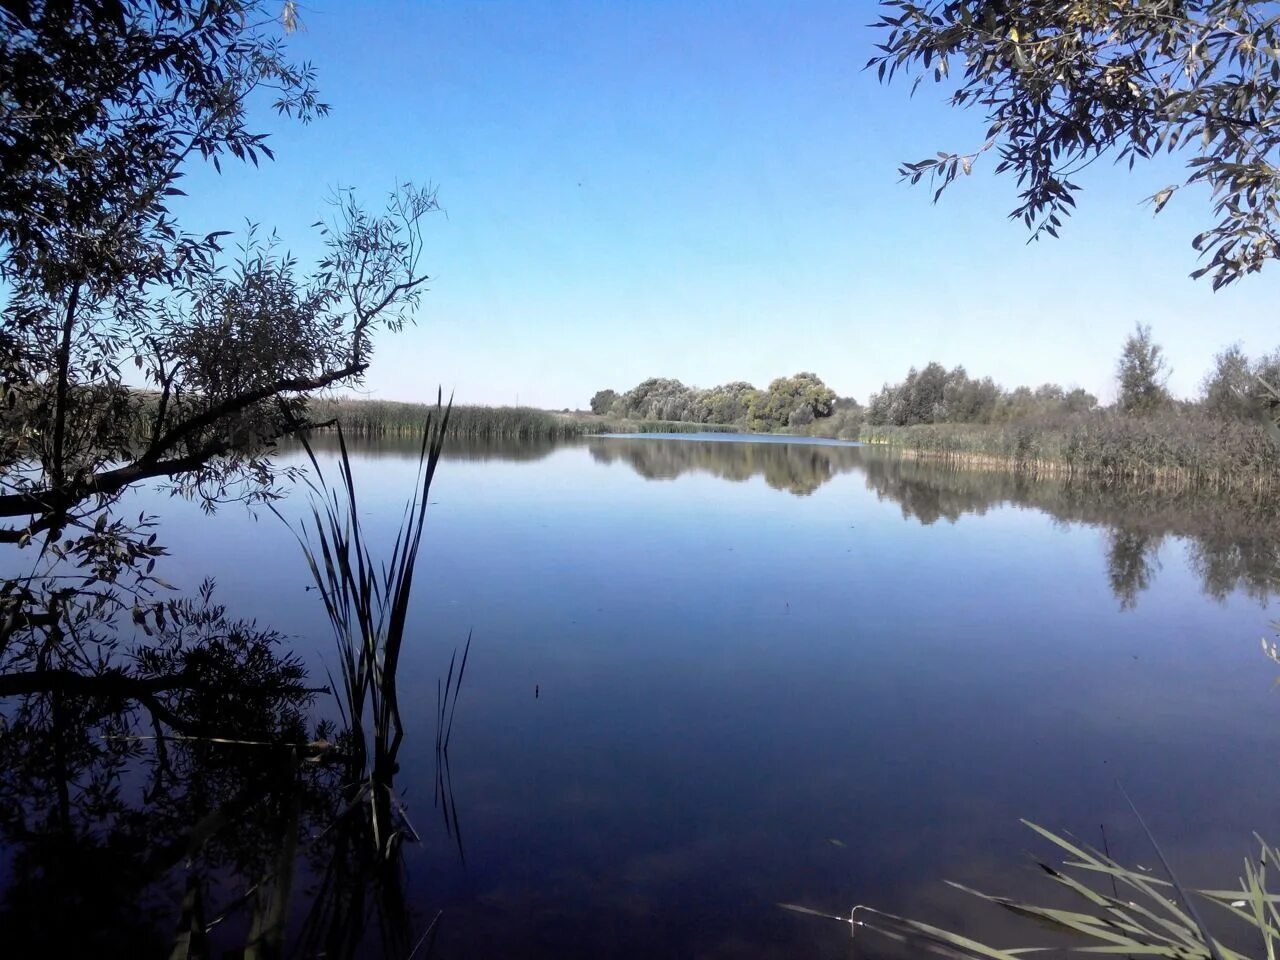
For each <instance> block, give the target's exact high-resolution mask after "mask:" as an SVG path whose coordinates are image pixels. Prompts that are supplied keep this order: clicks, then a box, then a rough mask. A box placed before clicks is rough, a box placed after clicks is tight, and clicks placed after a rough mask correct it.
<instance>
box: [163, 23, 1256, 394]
mask: <svg viewBox="0 0 1280 960" xmlns="http://www.w3.org/2000/svg"><path fill="white" fill-rule="evenodd" d="M875 6H876V5H875V4H874V3H872V2H869V0H864V2H853V3H848V2H845V3H795V4H786V5H784V4H777V3H732V4H731V3H688V2H682V3H674V2H670V3H667V2H653V3H644V4H625V5H624V4H601V3H581V4H579V3H545V4H521V3H514V2H513V3H499V2H483V3H468V2H450V3H400V4H392V3H376V4H375V3H350V4H348V3H339V2H337V0H315V2H313V3H312V4H310V5H308V6H307V7H306V8H305V9H304V22H305V31H304V32H302V33H300V34H297V35H295V36H293V37H292V38H291V40H290V43H291V48H292V50H293V51H294V54H295V55H296V56H297V57H298V58H305V59H310V60H311V61H313V63H314V64H315V66H316V68H317V70H318V72H319V79H320V85H321V89H322V92H323V95H324V99H325V100H327V101H328V102H329V103H331V104H332V105H333V113H332V115H331V116H330V117H328V118H327V119H324V120H321V121H319V122H317V123H315V124H313V125H311V126H308V127H302V126H298V125H289V124H288V123H285V122H283V121H277V120H275V119H274V118H272V117H270V116H268V115H267V114H266V113H265V112H264V115H263V125H264V127H265V129H268V130H270V131H271V132H272V139H271V141H270V142H271V145H272V146H273V148H274V149H275V151H276V155H277V158H278V159H277V161H276V162H275V163H274V164H267V165H265V166H264V167H263V168H262V169H261V170H257V171H255V170H254V169H253V168H252V167H249V168H247V169H242V168H236V167H230V166H224V173H223V174H222V175H221V176H215V175H214V174H213V173H212V172H211V171H200V172H197V171H192V174H191V175H190V177H189V179H188V183H187V189H188V190H189V191H190V193H191V195H192V196H191V200H190V202H189V203H188V206H187V208H186V211H185V213H186V225H187V226H188V227H189V228H190V229H193V230H195V229H204V230H212V229H225V228H237V227H239V226H240V225H241V224H242V223H243V221H244V219H245V218H252V219H254V220H256V221H258V222H260V223H262V224H264V225H267V226H274V227H276V228H278V229H279V231H280V234H281V236H282V238H283V239H284V241H285V243H286V244H287V245H288V246H289V247H290V248H291V249H292V250H293V251H294V252H295V253H297V254H298V255H299V257H300V258H302V259H304V260H306V259H311V258H313V257H314V256H315V255H316V253H317V251H318V245H317V241H316V239H315V236H314V232H313V231H311V230H310V229H309V224H311V223H312V222H313V221H315V220H316V219H317V218H318V217H319V215H320V214H322V213H323V200H324V197H325V195H326V194H327V193H328V192H329V191H330V189H331V188H332V187H334V186H336V185H343V186H351V187H354V188H356V189H357V191H358V192H359V194H360V195H361V196H362V197H363V198H364V199H366V200H367V201H368V202H369V203H370V204H376V203H377V201H378V200H379V198H380V197H381V196H382V195H383V194H384V193H385V192H386V191H387V190H388V189H389V188H390V187H391V186H392V185H393V184H394V183H396V182H397V181H403V180H406V179H410V180H415V181H418V182H430V183H433V184H435V185H436V186H437V187H438V188H439V197H440V201H441V204H442V205H443V207H444V208H445V211H446V215H442V216H438V217H435V218H434V219H433V220H432V221H431V223H430V224H429V225H428V229H427V246H428V250H427V263H426V266H427V270H428V272H429V273H430V274H431V275H432V277H433V281H432V285H431V290H430V292H429V293H428V295H427V296H426V298H425V299H424V300H423V303H422V307H421V309H420V311H419V314H418V318H417V321H418V322H417V325H416V327H415V328H413V329H409V330H406V331H405V332H403V333H401V334H399V335H384V336H382V337H381V338H380V339H379V341H378V344H377V348H378V349H377V352H376V354H375V357H374V363H373V367H372V370H371V372H370V374H369V377H368V381H367V385H366V392H367V394H368V395H371V396H376V397H384V398H389V399H399V400H423V399H427V398H428V397H429V396H433V395H434V391H435V385H436V384H441V385H443V387H444V389H445V390H446V392H448V391H449V390H454V391H456V396H457V398H458V399H459V400H460V401H462V402H476V403H512V402H515V401H516V400H517V398H518V400H519V402H521V403H525V404H533V405H538V406H546V407H554V408H560V407H566V406H568V407H579V406H585V405H586V403H587V401H588V399H589V398H590V396H591V394H592V393H593V392H594V391H595V390H597V389H600V388H602V387H613V388H616V389H619V390H622V389H626V388H628V387H630V386H633V385H634V384H635V383H637V382H639V381H640V380H642V379H644V378H645V377H648V376H670V377H677V378H679V379H681V380H683V381H685V382H686V383H690V384H695V385H698V386H711V385H714V384H717V383H723V382H726V381H730V380H749V381H752V382H754V383H756V384H757V385H761V386H764V385H767V383H768V381H769V380H770V379H772V378H773V377H775V376H781V375H786V374H791V373H795V372H797V371H799V370H812V371H814V372H816V373H817V374H818V375H819V376H821V377H822V378H823V379H824V380H826V382H827V383H828V384H830V385H831V386H832V387H833V388H835V389H836V390H837V391H838V392H839V393H841V394H842V395H852V396H856V397H858V398H859V399H860V400H863V401H864V402H865V400H866V397H867V395H868V394H869V393H870V392H871V391H872V390H874V389H876V388H878V387H879V385H880V384H881V383H882V382H883V381H885V380H887V379H891V380H898V379H900V378H901V377H902V375H903V374H904V373H905V372H906V370H907V368H908V367H909V366H910V365H912V364H916V365H923V364H924V363H926V362H928V361H929V360H938V361H940V362H942V363H944V364H946V365H947V366H952V365H954V364H964V365H965V366H966V367H967V368H968V370H969V371H970V373H973V374H977V375H983V374H990V375H991V376H993V377H995V378H996V379H997V380H998V381H1001V382H1003V383H1005V384H1006V385H1014V384H1018V383H1031V384H1036V383H1041V382H1044V381H1046V380H1053V381H1057V382H1060V383H1063V384H1064V385H1068V386H1071V385H1078V386H1083V387H1085V388H1087V389H1089V390H1091V391H1093V392H1095V393H1097V394H1098V395H1099V396H1101V397H1102V398H1103V399H1104V400H1105V399H1109V398H1110V397H1111V396H1112V395H1113V393H1114V385H1113V382H1112V372H1113V365H1114V359H1115V356H1116V355H1117V353H1118V352H1119V348H1120V345H1121V343H1122V341H1123V339H1124V337H1125V335H1126V333H1127V332H1128V331H1129V330H1130V329H1131V328H1132V327H1133V325H1134V323H1135V322H1138V321H1141V322H1144V323H1150V324H1151V325H1152V328H1153V330H1154V333H1155V336H1156V339H1157V341H1159V342H1161V343H1162V344H1163V345H1164V347H1165V349H1166V351H1167V353H1168V356H1169V359H1170V362H1171V365H1172V367H1173V376H1172V379H1171V380H1170V386H1171V387H1172V388H1173V390H1174V391H1175V392H1176V393H1178V394H1182V395H1190V394H1193V393H1194V392H1195V391H1196V390H1197V388H1198V384H1199V382H1200V379H1201V378H1202V376H1203V375H1204V372H1205V371H1206V369H1207V368H1208V366H1209V363H1210V362H1211V358H1212V355H1213V354H1214V353H1215V352H1217V351H1218V350H1219V349H1220V348H1222V347H1223V346H1225V345H1227V344H1229V343H1232V342H1235V341H1240V342H1242V343H1243V344H1244V346H1245V347H1246V349H1247V350H1249V351H1250V352H1255V353H1260V352H1264V351H1270V350H1272V349H1274V348H1276V347H1277V346H1280V332H1278V331H1277V330H1276V326H1275V316H1274V314H1275V304H1276V303H1277V302H1278V301H1280V286H1278V284H1280V268H1273V269H1272V271H1271V272H1270V273H1265V272H1264V274H1262V275H1261V276H1260V277H1254V278H1251V279H1249V280H1247V281H1245V282H1243V283H1241V284H1239V285H1237V286H1236V287H1235V288H1234V289H1228V290H1225V291H1220V292H1219V293H1217V294H1214V293H1212V292H1211V290H1210V287H1209V284H1207V283H1205V282H1203V281H1201V282H1195V281H1192V280H1190V279H1189V278H1188V276H1187V275H1188V274H1189V273H1190V271H1191V270H1193V269H1195V267H1196V266H1197V261H1196V259H1195V254H1194V252H1193V251H1192V250H1191V249H1190V240H1191V237H1192V236H1193V235H1194V234H1195V233H1196V232H1197V231H1198V230H1200V229H1203V228H1204V227H1205V226H1206V225H1207V224H1208V222H1209V216H1210V212H1209V207H1208V203H1207V200H1206V198H1205V196H1204V195H1203V194H1196V193H1192V192H1187V194H1186V195H1185V196H1178V197H1176V198H1175V199H1174V201H1172V202H1171V203H1170V205H1169V206H1168V207H1166V209H1165V211H1164V212H1163V213H1161V215H1160V216H1159V217H1158V218H1153V217H1152V215H1151V212H1150V209H1149V208H1147V207H1144V206H1143V205H1142V204H1141V201H1142V199H1143V198H1144V197H1146V196H1148V195H1150V193H1152V192H1153V191H1154V190H1155V189H1158V188H1159V187H1161V186H1164V185H1165V184H1166V183H1168V182H1173V181H1174V180H1176V179H1177V178H1178V172H1179V171H1178V168H1177V166H1175V165H1173V164H1167V163H1166V164H1165V165H1164V167H1163V168H1162V169H1154V168H1147V169H1142V168H1138V169H1137V170H1135V171H1134V172H1133V173H1126V172H1124V171H1122V170H1120V169H1116V168H1111V167H1103V166H1101V165H1095V167H1094V168H1091V170H1090V171H1088V176H1086V177H1082V178H1078V179H1079V180H1080V181H1081V182H1082V183H1083V185H1084V186H1085V187H1086V192H1085V194H1084V195H1083V197H1082V198H1081V202H1080V207H1081V209H1080V213H1079V214H1078V215H1077V216H1076V217H1075V218H1073V220H1072V221H1071V222H1069V223H1068V224H1067V229H1066V230H1065V231H1064V235H1063V238H1062V239H1061V240H1059V241H1045V242H1041V243H1037V244H1032V245H1027V243H1026V238H1027V234H1026V232H1025V230H1024V228H1023V227H1022V226H1021V224H1014V223H1011V222H1009V221H1008V220H1007V219H1006V217H1005V215H1006V213H1007V212H1008V210H1009V209H1011V208H1012V206H1013V205H1014V203H1015V189H1014V184H1013V182H1012V181H1011V180H1008V179H996V178H992V177H991V176H990V175H989V173H988V171H989V168H990V167H991V165H992V164H991V163H989V162H983V163H981V164H980V165H979V166H978V167H976V168H975V172H974V175H973V176H972V177H969V178H967V179H965V180H964V181H962V182H959V183H957V184H956V185H955V186H954V187H953V188H952V189H951V190H950V191H949V192H948V193H947V194H946V195H945V196H944V197H943V199H942V201H941V202H940V203H939V204H937V205H936V206H935V205H932V203H931V196H932V195H931V193H930V192H929V191H928V190H927V189H925V188H923V187H915V188H911V187H909V186H907V185H905V184H902V183H900V182H899V181H898V177H897V173H896V170H897V165H898V163H899V162H900V161H902V160H915V159H920V158H921V157H924V156H928V155H931V154H933V153H934V152H935V151H936V150H939V149H952V148H954V149H969V148H972V147H973V146H976V145H977V144H978V143H979V142H980V138H981V135H982V132H983V130H984V129H985V124H984V123H983V119H982V117H981V116H980V115H979V114H975V113H967V114H966V113H956V112H953V111H950V110H949V109H947V108H946V106H945V105H944V103H943V97H944V92H943V90H942V89H941V88H937V87H933V86H922V87H921V88H920V90H919V92H917V94H916V96H915V97H914V98H911V97H910V96H909V85H908V84H905V83H899V84H896V85H894V86H890V87H882V86H880V85H879V84H878V83H877V82H876V80H875V77H874V75H873V74H872V73H869V72H863V70H862V65H863V64H864V63H865V62H866V60H867V58H868V57H869V56H870V55H871V52H872V45H873V43H874V42H875V34H874V31H872V30H870V29H868V27H867V26H866V25H867V24H868V23H870V22H871V20H872V19H874V16H875Z"/></svg>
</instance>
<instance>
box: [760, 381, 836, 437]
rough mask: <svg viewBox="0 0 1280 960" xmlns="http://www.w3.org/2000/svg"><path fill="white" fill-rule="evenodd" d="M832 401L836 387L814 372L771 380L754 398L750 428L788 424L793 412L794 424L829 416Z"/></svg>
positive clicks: (765, 427)
mask: <svg viewBox="0 0 1280 960" xmlns="http://www.w3.org/2000/svg"><path fill="white" fill-rule="evenodd" d="M835 401H836V394H835V391H834V390H832V389H831V388H830V387H828V386H827V385H826V384H825V383H823V382H822V380H821V379H820V378H819V377H818V375H817V374H814V373H797V374H796V375H795V376H793V377H778V379H776V380H774V381H773V382H772V383H770V384H769V389H768V391H766V392H765V393H763V394H760V395H759V396H758V397H756V398H755V401H754V402H753V403H752V405H751V409H750V411H749V413H748V416H749V418H750V423H751V426H752V429H756V430H777V429H780V428H782V427H785V426H788V425H790V424H791V418H792V417H793V416H794V417H796V418H797V422H796V425H801V422H802V421H803V422H808V423H811V422H812V421H813V420H814V419H817V418H821V417H829V416H831V411H832V410H833V409H834V407H835ZM806 417H807V418H808V419H807V420H806Z"/></svg>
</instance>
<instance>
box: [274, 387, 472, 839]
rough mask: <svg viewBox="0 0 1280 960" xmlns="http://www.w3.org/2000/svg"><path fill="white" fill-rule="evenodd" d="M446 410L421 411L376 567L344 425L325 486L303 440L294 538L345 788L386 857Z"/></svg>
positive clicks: (393, 828)
mask: <svg viewBox="0 0 1280 960" xmlns="http://www.w3.org/2000/svg"><path fill="white" fill-rule="evenodd" d="M451 414H452V405H450V406H447V407H445V406H441V404H440V403H439V402H437V404H436V407H435V409H434V410H431V411H429V412H428V413H427V415H426V417H425V419H424V422H423V425H422V426H421V427H420V430H421V434H422V444H421V447H420V449H419V454H418V475H417V483H416V485H415V489H414V492H413V494H412V496H411V498H410V499H409V501H408V504H407V505H406V507H405V512H404V515H403V519H402V520H401V524H400V529H399V531H398V532H397V534H396V537H395V540H394V542H393V544H392V547H391V551H390V554H389V556H388V557H387V558H386V559H385V560H384V561H382V562H375V560H374V556H373V552H372V549H371V547H370V543H369V539H368V536H367V534H366V531H365V529H364V526H363V524H362V523H361V520H360V513H359V510H358V509H357V506H358V496H357V492H356V481H355V475H354V473H353V471H352V469H351V458H350V455H349V453H348V450H347V444H346V437H345V434H344V431H343V428H342V427H341V426H340V425H339V426H338V428H337V439H338V472H339V482H338V485H337V486H336V487H334V486H331V485H330V484H329V482H328V480H327V479H326V477H325V474H324V470H323V468H322V467H321V465H320V461H319V459H318V458H317V457H316V455H315V452H314V450H313V449H312V447H311V445H310V444H309V443H308V442H307V441H306V439H305V438H304V439H303V444H304V446H305V448H306V451H307V455H308V457H309V458H310V462H311V467H312V470H313V471H314V479H312V478H308V480H307V482H308V483H309V484H310V485H311V488H312V491H313V498H312V503H311V516H310V522H309V523H304V525H303V528H302V530H301V531H295V533H296V535H297V537H298V542H299V544H300V545H301V546H302V551H303V554H304V556H305V557H306V560H307V565H308V567H309V568H310V571H311V576H312V579H313V580H314V582H315V586H316V589H317V592H318V593H319V595H320V598H321V600H322V602H323V603H324V607H325V612H326V614H327V615H328V618H329V623H330V624H331V626H332V627H333V631H334V637H335V639H336V641H337V645H338V660H339V664H340V667H341V674H342V683H341V685H340V687H339V688H340V690H341V692H342V696H341V698H340V700H339V709H340V710H341V712H342V719H343V723H344V725H345V726H346V729H347V731H348V734H347V739H348V741H349V743H348V745H347V746H348V754H349V756H351V758H352V762H351V768H352V771H351V772H352V776H351V784H350V790H351V792H352V794H353V795H368V796H369V797H370V798H371V800H372V802H371V803H370V811H371V814H372V817H373V822H372V833H373V836H374V838H375V841H376V843H377V845H378V847H379V849H381V850H382V851H384V853H389V852H390V851H391V849H392V848H393V847H394V846H395V844H396V840H397V837H398V836H399V835H400V834H401V833H402V832H405V833H409V834H412V828H411V827H408V828H407V829H405V828H406V827H407V822H406V821H404V818H403V817H400V818H398V819H399V821H400V822H399V823H398V824H397V823H393V821H394V820H396V819H397V818H396V817H395V814H396V813H397V812H400V813H402V811H400V808H399V801H398V799H397V798H396V797H395V796H394V794H393V793H392V790H391V783H392V778H393V777H394V774H395V772H396V770H397V763H396V756H397V753H398V751H399V748H400V743H401V741H402V739H403V737H404V729H403V726H402V724H401V721H400V701H399V695H398V688H397V684H396V674H397V670H398V668H399V663H400V654H401V651H402V650H403V647H404V639H405V626H406V622H407V619H408V612H409V599H410V596H411V593H412V589H413V580H414V572H415V569H416V565H417V558H418V550H419V548H420V547H421V545H422V533H423V529H424V525H425V521H426V511H427V501H428V498H429V494H430V491H431V482H432V480H433V479H434V477H435V473H436V468H437V466H438V465H439V463H440V455H441V451H442V450H443V447H444V442H445V436H446V434H447V433H448V428H449V422H450V418H451Z"/></svg>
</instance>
